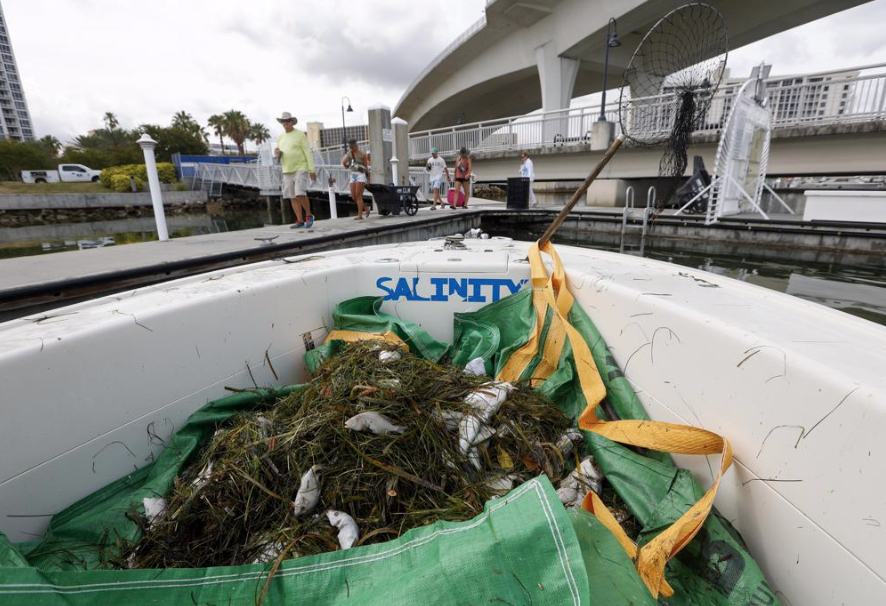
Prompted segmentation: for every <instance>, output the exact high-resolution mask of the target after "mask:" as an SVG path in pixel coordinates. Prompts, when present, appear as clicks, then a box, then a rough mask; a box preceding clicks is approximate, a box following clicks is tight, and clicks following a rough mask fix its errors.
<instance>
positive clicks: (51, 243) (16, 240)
mask: <svg viewBox="0 0 886 606" xmlns="http://www.w3.org/2000/svg"><path fill="white" fill-rule="evenodd" d="M290 214H291V211H290ZM287 219H289V220H291V217H289V216H287ZM282 222H283V221H282V220H281V218H280V209H279V207H277V208H275V209H272V212H271V214H270V215H269V214H268V212H267V210H266V209H264V208H262V209H261V210H258V209H256V210H234V211H232V210H224V211H222V212H216V213H210V212H206V211H204V212H200V213H191V214H171V215H167V217H166V224H167V227H168V229H169V237H170V238H184V237H187V236H198V235H202V234H212V233H221V232H227V231H239V230H242V229H253V228H256V227H263V226H265V225H279V224H281V223H282ZM156 239H157V232H156V230H155V224H154V218H153V216H151V215H148V216H143V217H131V218H126V219H115V220H108V221H89V222H83V223H62V224H47V225H32V226H27V227H4V228H0V259H6V258H11V257H24V256H28V255H41V254H50V253H55V252H63V251H68V250H78V249H85V248H103V247H105V246H115V245H123V244H134V243H137V242H150V241H152V240H156Z"/></svg>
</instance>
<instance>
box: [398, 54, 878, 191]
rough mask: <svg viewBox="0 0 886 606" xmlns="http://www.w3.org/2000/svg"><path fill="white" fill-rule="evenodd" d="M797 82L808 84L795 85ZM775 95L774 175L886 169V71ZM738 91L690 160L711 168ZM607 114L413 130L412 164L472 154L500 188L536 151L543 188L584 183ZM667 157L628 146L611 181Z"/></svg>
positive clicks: (804, 79)
mask: <svg viewBox="0 0 886 606" xmlns="http://www.w3.org/2000/svg"><path fill="white" fill-rule="evenodd" d="M861 74H864V75H861ZM791 82H799V84H787V83H791ZM767 86H768V90H769V108H770V112H771V114H772V143H771V148H770V153H769V170H768V173H769V175H770V176H781V175H791V176H800V175H841V174H865V173H876V174H882V173H883V172H884V170H886V163H884V160H883V158H884V153H886V63H884V64H879V65H872V66H861V67H856V68H849V69H845V70H840V71H837V72H822V73H817V74H805V75H798V76H790V77H783V76H782V77H777V78H770V79H769V80H767ZM737 87H738V84H737V83H734V84H730V85H726V86H724V87H722V89H721V91H720V92H718V93H717V95H716V96H715V98H714V99H713V101H712V103H711V111H710V112H709V114H708V117H707V123H706V124H705V126H704V127H703V128H702V129H701V130H700V131H698V132H696V133H695V134H694V136H693V145H692V147H691V148H690V150H689V153H690V154H691V155H696V154H697V155H701V156H702V157H704V159H705V163H706V165H707V167H708V168H709V169H711V168H712V167H713V161H714V153H715V151H716V147H717V142H718V141H719V136H720V131H721V128H722V127H723V124H724V122H725V119H726V115H727V113H728V112H727V108H729V107H731V106H732V100H731V97H732V96H733V95H734V94H735V93H736V90H737ZM599 113H600V108H599V106H592V107H585V108H575V109H569V110H560V111H552V112H540V113H535V114H530V115H524V116H515V117H511V118H502V119H498V120H490V121H484V122H476V123H472V124H462V125H458V126H450V127H447V128H438V129H431V130H425V131H417V132H416V131H413V132H411V133H410V137H409V160H410V163H412V164H413V165H415V164H423V163H424V162H425V161H426V159H427V157H428V156H429V155H430V150H431V148H432V147H436V148H438V149H439V150H440V153H441V155H443V157H444V158H447V159H454V158H455V155H456V153H457V151H458V149H459V148H461V147H462V146H465V147H467V148H469V149H470V150H471V153H472V156H473V158H474V171H475V173H476V174H477V179H478V180H480V181H500V180H502V179H505V178H507V177H513V176H515V175H516V173H517V171H518V167H519V160H518V157H519V155H520V153H521V151H522V150H524V149H528V150H530V151H531V152H532V154H533V160H534V162H535V171H536V175H537V178H538V179H540V180H573V179H583V178H584V177H585V176H586V175H587V173H588V172H589V170H590V167H591V166H593V165H594V164H595V163H596V162H597V160H598V159H599V158H600V157H601V156H602V152H600V151H591V149H590V138H591V128H592V125H593V124H594V122H595V121H596V120H597V117H598V115H599ZM607 117H608V119H609V120H611V121H613V122H616V128H617V129H618V124H617V122H618V120H617V108H615V107H614V106H613V107H610V111H609V112H607ZM652 127H653V128H654V127H655V126H654V125H653V126H652ZM616 132H618V130H617V131H616ZM661 155H662V150H661V149H660V148H651V149H648V148H639V147H636V146H631V144H630V142H628V143H627V144H626V146H625V147H624V148H623V149H622V151H620V152H619V154H618V156H617V157H616V159H615V160H613V162H611V163H610V164H609V165H608V166H607V168H606V169H605V171H604V172H603V173H602V175H601V178H604V179H606V178H608V179H640V178H647V177H654V176H656V175H657V174H658V163H659V159H660V158H661Z"/></svg>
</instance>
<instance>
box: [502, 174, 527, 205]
mask: <svg viewBox="0 0 886 606" xmlns="http://www.w3.org/2000/svg"><path fill="white" fill-rule="evenodd" d="M507 208H529V179H528V178H527V177H511V178H510V179H508V202H507Z"/></svg>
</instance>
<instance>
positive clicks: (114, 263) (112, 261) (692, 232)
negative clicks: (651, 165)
mask: <svg viewBox="0 0 886 606" xmlns="http://www.w3.org/2000/svg"><path fill="white" fill-rule="evenodd" d="M560 209H561V207H559V206H548V207H541V208H537V209H529V210H517V209H507V208H505V205H504V203H502V202H495V201H489V200H482V199H474V200H472V207H471V208H470V209H459V210H448V209H444V210H437V211H431V210H430V209H428V208H422V209H421V210H420V211H419V212H418V214H416V215H415V216H412V217H409V216H407V215H405V214H401V215H392V216H387V217H381V216H378V215H377V214H375V213H373V215H372V216H371V217H370V218H369V219H368V220H365V221H356V220H354V218H353V217H347V218H341V219H330V220H325V221H318V222H316V223H315V224H314V226H313V227H312V228H311V229H303V228H302V229H291V228H290V226H289V225H272V226H267V227H263V228H258V229H249V230H243V231H235V232H226V233H218V234H207V235H200V236H191V237H186V238H176V239H173V240H170V241H168V242H144V243H138V244H128V245H125V246H113V247H107V248H97V249H93V250H83V251H71V252H62V253H54V254H49V255H37V256H30V257H18V258H13V259H6V260H0V321H3V320H8V319H12V318H16V317H23V316H27V315H30V314H36V313H39V312H41V311H45V310H47V309H51V308H53V307H58V306H60V305H67V304H71V303H75V302H77V301H82V300H86V299H90V298H94V297H98V296H103V295H108V294H112V293H115V292H120V291H123V290H128V289H132V288H138V287H143V286H147V285H150V284H156V283H158V282H163V281H166V280H170V279H174V278H180V277H184V276H188V275H193V274H197V273H202V272H205V271H210V270H215V269H221V268H225V267H233V266H237V265H243V264H246V263H254V262H256V261H261V260H265V259H273V258H280V257H283V258H285V257H287V256H293V255H301V254H305V253H312V252H322V251H328V250H335V249H341V248H348V247H355V246H368V245H373V244H388V243H399V242H407V241H417V240H427V239H429V238H434V237H441V236H445V235H450V234H453V233H464V232H466V231H468V230H469V229H473V228H477V227H482V228H483V229H484V230H485V231H487V232H489V233H491V234H493V235H495V234H497V233H499V234H500V233H503V232H505V233H509V234H514V235H517V236H518V237H520V238H521V239H525V240H532V239H535V238H537V237H538V236H539V235H540V234H541V233H542V231H543V230H544V229H545V228H546V227H547V226H548V225H549V224H550V222H551V221H552V219H553V217H554V216H555V215H556V214H557V213H558V212H559V211H560ZM641 210H642V209H634V210H633V211H632V212H631V213H629V216H628V218H627V220H625V216H624V211H623V209H621V208H600V207H593V208H588V207H584V208H578V209H576V210H575V211H574V212H573V213H572V214H571V215H570V216H569V218H568V219H567V221H566V222H565V223H564V224H563V227H562V228H561V229H560V231H559V233H558V239H559V240H561V241H564V242H573V243H580V244H593V245H595V246H600V247H609V248H616V249H618V248H620V247H621V248H624V250H625V252H636V250H637V249H638V248H639V247H640V246H641V245H645V246H649V247H654V248H656V249H658V250H668V249H673V250H682V251H692V252H695V253H701V254H705V253H709V254H722V253H727V254H743V255H748V256H754V257H757V258H764V259H765V258H769V259H773V260H778V259H781V260H785V259H791V260H793V261H801V262H816V263H841V264H859V263H860V264H872V265H877V264H883V263H886V224H863V223H817V222H815V223H810V222H804V221H802V220H801V219H800V218H799V217H798V216H796V215H793V216H792V215H778V216H773V218H772V219H771V220H769V221H766V220H763V219H761V218H760V217H759V216H756V215H736V216H734V217H730V218H727V219H723V220H721V221H720V222H719V223H717V224H715V225H712V226H706V225H704V220H703V217H700V216H689V215H677V216H674V214H673V211H672V210H671V211H665V212H663V213H662V214H661V215H659V216H658V217H656V218H655V219H654V220H651V221H650V223H649V225H648V226H647V230H646V233H645V235H643V234H642V230H641V229H640V227H641V224H642V212H638V211H641Z"/></svg>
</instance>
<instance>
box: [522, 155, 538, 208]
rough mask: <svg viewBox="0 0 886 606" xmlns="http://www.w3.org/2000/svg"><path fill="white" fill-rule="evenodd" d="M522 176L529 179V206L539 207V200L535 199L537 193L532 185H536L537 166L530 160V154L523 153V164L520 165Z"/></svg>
mask: <svg viewBox="0 0 886 606" xmlns="http://www.w3.org/2000/svg"><path fill="white" fill-rule="evenodd" d="M520 176H521V177H523V178H525V179H529V204H530V205H531V206H538V200H536V198H535V192H534V191H532V184H533V183H535V165H534V164H533V163H532V160H530V159H529V152H528V151H524V152H523V164H521V165H520Z"/></svg>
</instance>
